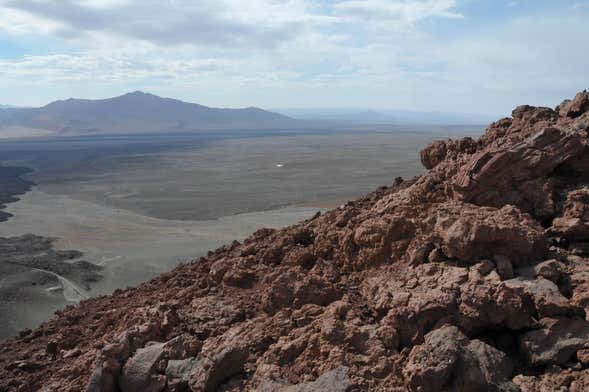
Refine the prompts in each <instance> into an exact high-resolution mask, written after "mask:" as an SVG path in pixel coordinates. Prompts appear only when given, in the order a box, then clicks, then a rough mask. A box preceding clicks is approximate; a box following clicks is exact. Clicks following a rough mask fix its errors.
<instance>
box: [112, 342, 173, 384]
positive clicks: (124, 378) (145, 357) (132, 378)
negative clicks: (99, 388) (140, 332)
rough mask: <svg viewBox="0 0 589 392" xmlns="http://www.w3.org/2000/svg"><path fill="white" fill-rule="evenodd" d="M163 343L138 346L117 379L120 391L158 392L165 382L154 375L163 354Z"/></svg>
mask: <svg viewBox="0 0 589 392" xmlns="http://www.w3.org/2000/svg"><path fill="white" fill-rule="evenodd" d="M164 349H165V343H157V344H152V345H151V346H147V347H145V348H140V349H138V350H137V352H136V353H135V354H134V355H133V356H132V357H131V358H129V360H128V361H127V363H125V366H124V367H123V372H122V374H121V377H120V379H119V386H120V388H121V391H122V392H143V391H145V392H159V391H162V390H163V389H164V387H165V382H164V383H163V384H162V382H161V380H160V379H159V378H158V377H157V376H156V375H155V374H156V368H157V365H158V362H159V361H160V359H162V358H163V356H164Z"/></svg>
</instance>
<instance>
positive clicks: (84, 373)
mask: <svg viewBox="0 0 589 392" xmlns="http://www.w3.org/2000/svg"><path fill="white" fill-rule="evenodd" d="M588 134H589V94H588V93H586V92H583V93H580V94H578V95H577V96H576V97H575V99H574V100H572V101H565V102H564V103H563V104H562V105H560V106H559V107H558V108H557V109H556V110H552V109H550V108H536V107H531V106H520V107H518V108H516V109H515V110H514V111H513V114H512V117H511V118H506V119H502V120H499V121H497V122H495V123H493V124H491V125H490V126H489V127H488V128H487V130H486V132H485V134H484V135H483V136H481V137H480V138H479V139H478V140H473V139H470V138H465V139H461V140H458V141H452V140H449V141H438V142H434V143H433V144H432V145H430V146H429V147H426V148H425V149H424V150H423V151H422V152H421V160H422V162H423V164H424V166H426V168H428V169H429V170H428V171H426V172H425V173H424V174H423V175H421V176H420V177H417V178H414V179H411V180H399V179H396V180H395V181H394V184H391V185H389V186H385V187H380V188H378V189H377V190H376V191H374V192H372V193H369V194H368V195H366V196H365V197H362V198H360V199H358V200H355V201H351V202H348V203H346V204H344V205H342V206H341V207H339V208H337V209H334V210H332V211H328V212H326V213H324V214H320V215H316V216H314V217H313V218H312V219H309V220H307V221H304V222H301V223H299V224H297V225H294V226H291V227H287V228H284V229H281V230H270V229H261V230H258V231H256V232H255V233H254V234H253V235H252V236H250V237H249V238H247V239H245V240H244V241H243V243H239V242H234V243H232V244H229V245H226V246H224V247H221V248H219V249H217V250H215V251H211V252H209V254H208V255H207V257H203V258H200V259H199V260H195V261H193V262H190V263H188V264H185V265H181V266H179V267H178V268H176V269H175V270H174V271H171V272H169V273H166V274H163V275H161V276H160V277H158V278H155V279H153V280H152V281H150V282H146V283H143V284H141V285H139V286H138V287H136V288H131V289H127V290H117V291H116V292H115V293H114V294H113V295H111V296H102V297H97V298H91V299H88V300H86V301H82V302H81V303H80V304H79V305H77V306H70V307H67V308H66V309H64V310H61V311H59V312H57V313H56V315H55V316H54V317H53V318H52V319H51V320H49V321H47V322H46V323H44V324H42V325H41V326H40V327H39V328H37V329H35V330H34V331H30V330H28V331H23V332H22V333H21V334H20V335H19V336H18V337H15V338H13V339H10V340H8V341H6V342H3V343H1V344H0V391H11V392H12V391H21V392H22V391H45V392H51V391H56V392H57V391H83V390H86V391H91V392H98V391H113V392H115V391H121V392H126V391H134V390H152V391H175V392H178V391H189V390H192V391H216V390H219V391H226V392H227V391H242V390H245V391H284V392H287V391H314V390H320V391H334V392H340V391H342V392H343V391H364V390H366V391H406V390H412V391H441V390H454V391H471V390H480V391H516V390H522V391H525V392H527V391H529V392H532V391H552V390H562V391H564V390H567V391H568V390H570V391H579V392H580V391H585V390H588V389H589V354H588V350H589V323H588V322H587V321H586V319H587V311H588V310H589V258H588V256H589V191H588V190H587V188H586V186H587V185H588V184H589V154H588V153H589V141H588Z"/></svg>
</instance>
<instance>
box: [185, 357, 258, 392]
mask: <svg viewBox="0 0 589 392" xmlns="http://www.w3.org/2000/svg"><path fill="white" fill-rule="evenodd" d="M247 357H248V353H247V352H246V351H245V350H244V349H242V348H237V347H226V348H223V349H222V350H221V351H219V352H218V353H215V354H212V355H210V356H207V357H205V356H203V357H202V358H199V359H198V362H197V363H196V364H195V366H194V368H193V370H192V373H191V375H190V381H189V385H190V389H191V390H192V391H193V392H214V391H215V390H216V388H217V386H219V385H220V384H221V383H222V382H224V381H226V380H227V379H229V378H231V377H233V376H235V375H237V374H239V373H241V372H242V371H243V366H244V365H245V362H246V360H247Z"/></svg>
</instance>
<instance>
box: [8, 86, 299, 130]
mask: <svg viewBox="0 0 589 392" xmlns="http://www.w3.org/2000/svg"><path fill="white" fill-rule="evenodd" d="M294 123H296V121H295V120H293V119H291V118H289V117H287V116H284V115H281V114H277V113H272V112H269V111H265V110H262V109H259V108H255V107H248V108H244V109H224V108H223V109H222V108H211V107H207V106H203V105H198V104H194V103H188V102H183V101H179V100H176V99H171V98H162V97H158V96H156V95H153V94H148V93H144V92H141V91H135V92H132V93H128V94H125V95H121V96H119V97H114V98H109V99H99V100H88V99H73V98H70V99H67V100H60V101H55V102H52V103H50V104H48V105H45V106H43V107H39V108H1V109H0V135H2V134H5V135H6V134H10V135H14V134H19V135H23V136H30V135H47V134H54V135H80V134H89V133H92V134H95V133H150V132H190V131H198V130H205V129H240V128H256V129H260V128H262V129H263V128H276V127H284V126H292V125H293V124H294Z"/></svg>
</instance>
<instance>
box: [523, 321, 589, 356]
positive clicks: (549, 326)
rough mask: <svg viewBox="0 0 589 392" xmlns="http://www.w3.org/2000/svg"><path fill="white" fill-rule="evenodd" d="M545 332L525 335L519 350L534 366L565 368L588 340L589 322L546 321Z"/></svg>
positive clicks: (531, 332) (544, 322) (544, 324)
mask: <svg viewBox="0 0 589 392" xmlns="http://www.w3.org/2000/svg"><path fill="white" fill-rule="evenodd" d="M540 325H541V326H542V329H538V330H534V331H530V332H527V333H525V334H523V335H522V336H521V337H520V341H519V344H520V350H521V352H522V354H523V355H524V356H525V358H526V359H527V361H528V362H529V363H530V364H532V365H534V366H542V365H550V364H556V365H564V364H566V363H567V362H569V361H570V360H571V358H572V357H573V355H575V353H576V352H577V350H579V349H581V348H583V346H584V345H585V344H586V343H587V341H588V340H589V322H587V321H586V320H583V319H581V318H567V317H563V318H558V319H552V318H543V319H542V320H540Z"/></svg>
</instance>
